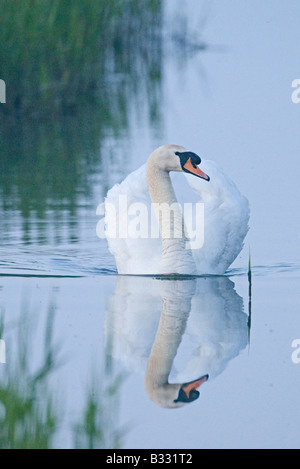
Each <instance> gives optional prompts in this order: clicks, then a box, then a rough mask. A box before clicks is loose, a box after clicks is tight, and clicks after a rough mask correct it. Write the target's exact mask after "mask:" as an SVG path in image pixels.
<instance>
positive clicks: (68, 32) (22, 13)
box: [0, 0, 162, 116]
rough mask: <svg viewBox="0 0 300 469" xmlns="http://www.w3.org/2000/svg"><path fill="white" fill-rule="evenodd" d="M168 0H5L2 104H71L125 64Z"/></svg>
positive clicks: (30, 107)
mask: <svg viewBox="0 0 300 469" xmlns="http://www.w3.org/2000/svg"><path fill="white" fill-rule="evenodd" d="M161 3H162V0H143V2H141V1H138V0H109V1H107V0H97V1H95V0H81V1H79V0H24V1H23V2H20V1H18V0H0V11H1V19H0V44H1V48H0V78H1V79H4V80H5V82H6V86H7V103H6V105H5V107H4V106H2V108H3V109H4V112H15V111H19V112H22V113H31V114H35V115H37V116H39V115H41V114H43V113H44V112H45V111H46V112H51V113H53V112H57V111H61V110H62V111H66V110H73V109H74V108H76V105H77V103H78V99H80V97H82V96H85V97H86V96H93V94H95V93H97V92H98V91H99V89H100V90H101V88H102V87H103V83H104V82H105V78H106V76H107V70H108V68H109V66H111V64H112V63H116V62H118V64H119V66H120V67H121V69H122V70H121V71H123V70H124V69H127V70H128V69H129V68H130V61H128V57H129V56H130V57H131V58H132V57H133V56H135V55H136V54H137V52H138V50H139V49H140V48H141V44H146V49H147V48H148V47H151V40H150V41H149V40H148V39H149V34H152V32H151V33H149V31H152V30H153V26H154V25H155V24H157V22H158V23H159V18H160V14H161Z"/></svg>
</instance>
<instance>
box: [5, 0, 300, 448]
mask: <svg viewBox="0 0 300 469" xmlns="http://www.w3.org/2000/svg"><path fill="white" fill-rule="evenodd" d="M0 11H1V18H0V45H1V47H0V79H2V80H4V81H5V83H6V103H5V104H0V339H1V340H5V343H6V364H4V363H0V379H1V381H0V447H1V448H17V447H18V448H20V447H21V448H23V447H25V448H29V447H30V448H31V447H32V448H40V447H42V448H46V447H49V448H56V447H58V448H60V447H67V448H71V447H84V448H94V447H98V448H99V447H101V448H119V447H125V448H142V447H146V448H147V447H148V448H149V447H152V448H199V447H203V448H211V447H226V448H229V447H251V448H254V447H278V446H283V447H297V445H299V443H298V441H299V438H298V434H299V432H298V428H297V419H296V416H297V415H299V411H300V408H299V398H298V391H297V390H298V389H299V385H300V383H299V370H298V368H297V366H296V365H295V364H293V363H292V361H291V359H290V356H291V353H292V351H293V350H291V343H292V341H293V340H294V339H296V338H297V336H299V335H300V323H299V307H300V302H299V293H298V292H299V272H300V251H299V242H300V235H299V233H300V226H299V210H300V197H299V182H298V179H299V148H300V133H299V113H300V104H298V105H297V104H294V103H293V102H292V99H291V96H292V93H293V91H294V90H293V89H292V82H293V80H295V79H297V78H300V68H299V61H298V54H299V51H298V48H299V40H300V30H299V18H300V4H299V1H298V0H289V1H288V2H284V1H283V0H278V1H277V2H274V1H273V0H264V1H263V2H262V1H261V0H242V1H237V0H228V1H226V2H224V1H222V0H180V1H179V0H109V1H107V0H23V1H22V2H19V1H17V0H0ZM164 143H176V144H180V145H184V146H186V147H188V148H190V149H191V150H193V151H195V152H197V153H198V154H200V155H201V156H203V157H204V158H207V159H213V160H215V161H217V163H218V164H220V165H221V166H223V168H224V169H225V171H226V172H227V173H228V174H229V175H230V176H231V177H232V178H233V179H234V181H235V182H236V183H237V186H238V187H239V189H240V190H241V192H242V193H243V194H244V195H245V196H247V197H248V199H249V201H250V206H251V222H250V232H249V235H248V237H247V240H246V244H245V249H244V251H243V252H242V253H241V255H240V256H239V258H238V259H237V260H236V262H235V263H234V265H233V266H232V268H231V269H230V270H229V271H228V272H227V277H229V278H230V279H231V280H230V282H229V287H228V285H227V286H226V282H225V286H226V288H225V287H224V291H227V294H228V292H231V293H230V294H231V297H232V298H233V299H234V301H235V303H236V304H237V307H236V310H237V311H238V313H240V316H239V321H237V322H235V321H233V320H231V322H230V324H233V325H232V326H231V325H229V322H228V323H226V325H225V326H224V330H225V331H227V330H228V334H227V336H226V337H227V339H228V337H237V330H236V328H235V327H236V326H234V324H236V323H238V324H242V326H241V327H240V331H241V334H242V338H241V340H240V343H241V344H242V345H240V346H239V347H238V346H237V347H236V349H235V348H234V347H233V348H232V350H233V349H234V352H232V354H231V355H230V360H229V358H228V362H229V361H231V360H232V363H231V364H230V365H228V367H227V368H226V366H227V365H226V366H225V361H226V360H225V359H224V360H223V361H222V369H223V370H225V371H223V372H222V374H221V376H219V377H218V378H216V379H215V381H214V380H212V381H211V383H208V384H207V390H209V392H208V393H207V394H205V391H204V390H203V401H202V400H201V399H202V398H201V399H200V400H199V401H197V403H195V404H194V405H191V406H190V407H189V408H187V409H184V411H179V413H176V412H175V413H171V414H170V413H166V411H163V410H161V409H158V408H156V407H155V406H154V405H153V404H152V403H150V402H148V399H147V396H146V395H145V391H144V388H143V374H144V372H145V366H146V359H147V357H148V356H149V353H150V349H151V343H152V342H153V340H154V338H155V332H156V328H157V326H158V319H157V318H158V317H159V313H160V302H161V294H160V293H159V288H157V289H154V293H153V295H152V296H151V295H150V296H149V292H151V291H152V290H151V288H152V286H150V284H149V283H147V282H146V283H145V284H142V282H140V287H139V292H138V295H140V296H139V297H138V299H139V300H140V298H147V302H145V304H146V303H147V304H148V305H150V306H151V305H153V313H154V314H155V317H154V319H153V321H152V322H151V321H150V319H149V327H148V326H147V327H148V329H147V327H145V325H144V324H143V321H141V323H139V321H138V316H139V315H138V313H137V314H135V313H136V311H135V310H134V307H135V306H136V304H137V302H136V301H133V303H132V304H133V306H132V309H131V315H130V314H128V316H126V317H127V318H128V319H127V320H128V322H126V321H125V319H124V321H125V322H124V324H123V326H120V327H119V328H118V327H116V325H117V326H118V324H121V325H122V321H121V320H120V318H119V319H118V314H117V313H116V311H115V309H114V307H113V306H112V305H114V303H113V302H114V301H115V299H116V298H120V304H123V303H124V304H126V307H127V306H128V304H129V305H130V304H131V303H130V301H129V300H128V298H132V295H133V293H132V291H131V290H130V288H129V287H128V286H126V288H125V287H123V286H122V288H123V289H122V288H121V289H120V285H119V283H118V280H117V277H116V267H115V263H114V259H113V258H112V256H111V255H110V254H109V252H108V249H107V244H106V242H105V241H104V240H100V239H98V238H97V236H96V226H97V222H98V221H99V216H97V215H96V209H97V206H98V204H100V203H101V202H103V200H104V197H105V194H106V193H107V191H108V189H109V188H111V187H112V186H113V185H114V184H115V183H118V182H121V181H122V179H123V178H124V177H125V176H126V175H127V174H128V173H129V172H131V171H133V170H134V169H137V168H138V167H139V166H140V165H142V164H143V163H144V162H145V161H146V159H147V157H148V155H149V153H150V152H151V151H152V150H153V149H154V148H156V147H157V146H159V145H161V144H164ZM249 250H251V258H252V280H253V289H252V293H253V295H254V297H253V298H252V303H251V298H249V284H248V258H249ZM226 280H227V278H226ZM232 282H234V284H233V283H232ZM200 283H201V282H200ZM208 283H209V282H207V285H206V284H204V283H203V284H202V283H201V285H200V287H199V286H198V289H199V291H201V294H202V296H204V297H205V291H206V292H207V298H211V301H210V305H211V308H212V310H211V312H212V317H220V316H221V311H222V308H225V309H226V308H227V306H228V305H227V303H226V301H225V298H226V295H225V293H224V292H223V293H222V289H221V288H220V287H217V286H214V282H212V284H213V285H212V286H209V285H208ZM151 285H152V284H151ZM153 288H154V287H153ZM174 288H175V286H174ZM205 289H206V290H205ZM133 290H134V289H133ZM133 299H135V297H133ZM191 300H192V294H191V298H189V301H191ZM228 301H229V300H228ZM231 301H232V300H231ZM151 302H153V303H151ZM118 304H119V303H118ZM224 305H225V306H224ZM251 305H252V318H250V312H251V308H250V307H251ZM124 309H125V308H124ZM150 309H151V308H150ZM253 310H254V312H253ZM107 311H108V313H107ZM111 311H114V314H116V320H115V322H114V323H113V324H112V320H111V317H114V315H113V314H112V313H111ZM206 313H207V311H206ZM147 314H148V313H147ZM149 314H150V313H149ZM203 314H204V313H203ZM246 316H247V317H246ZM155 318H156V319H155ZM250 319H252V320H250ZM118 321H119V322H118ZM208 322H209V321H208ZM147 324H148V323H147ZM250 326H251V327H250ZM199 327H200V326H199ZM201 327H202V325H201ZM201 327H200V329H201ZM209 327H210V328H209V330H208V336H209V338H210V339H211V338H212V337H213V339H211V340H210V342H209V344H210V347H212V348H211V349H210V350H212V351H213V352H212V353H215V348H214V346H215V345H216V343H217V342H218V343H219V342H222V343H223V344H224V343H225V344H226V343H227V342H226V340H227V339H226V340H225V339H224V337H223V336H222V337H221V336H220V335H218V326H217V324H213V321H212V323H211V324H210V326H209ZM140 328H142V331H143V334H140ZM190 329H191V328H190ZM204 329H205V328H204ZM250 329H251V330H250ZM201 330H202V329H201ZM120 331H121V332H122V331H124V336H122V334H121V339H122V340H121V339H120V335H119V334H120ZM126 331H127V332H128V331H129V332H128V335H127V336H126ZM130 331H136V334H135V335H134V336H132V335H130ZM212 331H213V333H212ZM245 331H246V336H245ZM187 333H190V335H191V336H193V331H192V330H190V332H189V328H188V326H187ZM116 337H118V338H119V339H118V340H119V342H118V343H117V347H115V345H113V344H114V341H116ZM139 337H143V338H145V340H144V342H143V343H142V344H141V343H140V342H139ZM184 337H185V338H184ZM184 337H183V343H185V342H187V343H197V340H198V339H199V340H200V342H201V341H203V340H204V335H201V334H200V333H199V337H198V339H197V335H196V339H195V336H193V337H194V339H193V340H194V341H193V340H192V341H191V342H189V337H190V336H189V335H187V336H184ZM220 337H221V338H220ZM245 337H246V341H245ZM250 338H251V340H250ZM247 340H248V347H246V342H247ZM151 341H152V342H151ZM236 342H238V340H236ZM250 343H251V347H250ZM122 344H123V345H124V349H122ZM198 345H199V344H198ZM231 345H232V344H231ZM206 346H207V344H206ZM136 347H137V348H136ZM115 349H116V350H117V352H116V351H114V350H115ZM136 350H138V353H136ZM116 355H118V356H116ZM200 355H201V354H200ZM196 356H197V354H196ZM133 357H135V359H133ZM233 357H234V360H233ZM137 358H140V360H138V361H139V363H138V364H137V363H136V361H137ZM185 358H186V355H185V354H184V353H183V357H181V360H182V361H181V362H180V363H181V365H180V366H183V365H182V363H183V364H184V363H185ZM223 358H224V357H223ZM133 362H134V364H133ZM223 365H224V366H223ZM188 378H189V376H185V379H188ZM132 389H137V390H138V392H134V393H133V392H132ZM195 409H196V410H195ZM199 418H201V420H200V421H201V425H200V427H201V428H199ZM241 428H243V432H241ZM170 429H171V430H170Z"/></svg>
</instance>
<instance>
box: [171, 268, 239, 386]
mask: <svg viewBox="0 0 300 469" xmlns="http://www.w3.org/2000/svg"><path fill="white" fill-rule="evenodd" d="M247 344H248V316H247V314H245V312H244V302H243V299H242V298H241V297H240V296H239V295H238V294H237V293H236V291H235V288H234V283H233V282H232V281H231V280H229V278H228V277H225V276H220V277H210V278H208V277H206V278H199V279H197V288H196V291H195V293H194V296H193V298H192V306H191V313H190V317H189V320H188V323H187V328H186V332H185V334H184V336H183V340H182V343H181V345H180V347H179V350H178V354H177V357H176V359H175V361H174V371H175V373H174V374H172V376H171V377H172V378H173V379H172V380H174V381H175V382H178V381H179V382H185V381H189V380H191V379H196V378H197V377H199V376H203V375H205V374H209V377H210V379H211V378H215V377H216V376H217V375H219V374H220V373H222V372H223V370H224V369H225V368H226V366H227V364H228V363H229V362H230V361H231V360H233V359H234V358H235V357H237V356H238V355H239V354H240V353H241V352H242V350H244V349H245V347H246V346H247ZM176 370H180V372H179V374H176Z"/></svg>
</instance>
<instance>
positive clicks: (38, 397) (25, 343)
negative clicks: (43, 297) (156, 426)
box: [0, 303, 128, 449]
mask: <svg viewBox="0 0 300 469" xmlns="http://www.w3.org/2000/svg"><path fill="white" fill-rule="evenodd" d="M22 310H23V313H22V315H21V317H20V322H19V324H18V326H17V327H15V326H14V328H13V330H11V331H10V334H9V336H10V335H11V334H13V340H9V339H6V340H7V349H8V351H9V353H8V354H7V363H6V365H3V364H2V365H1V380H0V449H56V445H57V443H55V441H56V440H55V438H56V437H57V434H58V432H59V431H60V429H61V427H62V426H63V425H64V419H65V418H66V417H67V416H65V415H64V412H63V411H62V410H63V409H64V408H65V405H64V404H65V403H64V402H62V401H63V399H62V398H58V397H57V396H61V391H62V390H61V389H55V388H54V386H53V383H51V377H52V375H53V374H54V373H55V372H56V371H57V369H58V367H61V366H64V363H63V361H62V358H61V356H62V353H61V352H62V350H61V346H58V344H57V343H56V342H55V341H54V319H55V317H54V316H55V305H54V304H53V303H52V304H50V307H49V310H48V315H47V319H46V324H45V328H44V337H43V344H44V350H41V354H40V357H39V364H38V365H36V366H33V365H32V361H33V360H32V357H33V355H34V356H35V359H34V361H35V362H36V361H37V358H36V357H37V356H38V354H37V351H36V349H35V347H36V346H35V345H34V344H36V343H38V342H39V341H38V340H37V338H38V335H37V331H36V328H37V322H38V321H37V318H38V316H37V315H34V316H33V315H32V314H31V313H30V311H29V310H28V307H26V306H24V305H23V306H22ZM5 324H6V323H5V320H4V317H3V315H1V316H0V333H1V335H0V337H5V338H6V334H5ZM34 350H35V352H34ZM106 360H107V356H106V355H105V354H104V362H105V361H106ZM91 382H92V383H93V384H92V385H90V386H89V391H88V393H87V396H86V402H85V404H84V408H83V411H82V415H81V416H80V415H79V416H78V417H76V419H75V421H74V422H71V425H70V423H68V426H69V427H70V428H69V430H70V432H71V438H72V441H73V443H72V446H73V448H74V449H118V448H120V447H121V446H122V442H123V438H124V436H125V434H126V432H127V431H128V430H127V429H126V428H123V429H122V428H121V429H120V428H118V407H119V406H118V404H119V394H120V389H121V386H122V384H123V377H122V376H120V374H116V373H115V371H114V370H113V368H112V367H109V368H108V367H107V366H106V364H105V363H104V370H103V371H101V370H100V371H99V370H97V369H96V370H95V371H94V373H91ZM54 396H56V397H54ZM59 447H60V448H64V441H61V440H60V441H59Z"/></svg>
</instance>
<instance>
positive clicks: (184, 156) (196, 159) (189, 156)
mask: <svg viewBox="0 0 300 469" xmlns="http://www.w3.org/2000/svg"><path fill="white" fill-rule="evenodd" d="M175 155H177V156H179V158H180V161H181V165H182V166H184V165H185V164H186V162H187V161H188V160H191V163H192V165H193V167H194V168H196V166H197V165H199V164H200V163H201V158H200V156H198V155H196V153H193V152H191V151H184V152H179V151H176V152H175Z"/></svg>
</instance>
